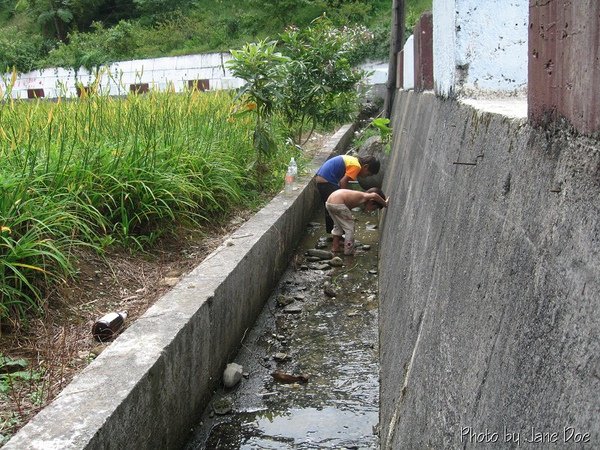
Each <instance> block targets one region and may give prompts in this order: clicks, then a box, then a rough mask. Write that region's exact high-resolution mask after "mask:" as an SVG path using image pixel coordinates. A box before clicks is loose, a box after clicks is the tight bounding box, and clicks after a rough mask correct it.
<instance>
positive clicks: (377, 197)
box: [367, 192, 388, 208]
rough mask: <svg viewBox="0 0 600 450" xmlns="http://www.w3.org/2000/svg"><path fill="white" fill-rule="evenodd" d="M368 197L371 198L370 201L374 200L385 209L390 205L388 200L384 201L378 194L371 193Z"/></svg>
mask: <svg viewBox="0 0 600 450" xmlns="http://www.w3.org/2000/svg"><path fill="white" fill-rule="evenodd" d="M367 196H368V197H369V198H368V200H374V201H376V202H377V203H379V204H380V205H381V206H382V207H384V208H385V207H386V206H387V205H388V202H387V200H384V199H383V198H381V196H380V195H379V194H376V193H375V192H370V193H368V194H367Z"/></svg>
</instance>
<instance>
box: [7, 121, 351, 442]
mask: <svg viewBox="0 0 600 450" xmlns="http://www.w3.org/2000/svg"><path fill="white" fill-rule="evenodd" d="M352 132H353V127H352V126H344V127H342V128H341V129H340V130H338V132H337V133H336V134H335V135H334V136H333V137H332V138H331V140H330V141H329V142H328V143H327V144H326V145H325V147H324V148H323V149H322V150H321V151H320V152H319V153H318V154H317V155H316V157H315V158H314V159H313V162H312V167H313V169H316V168H317V167H318V166H320V165H321V164H322V163H323V162H324V161H325V160H326V159H327V157H328V156H329V155H330V154H331V153H339V152H341V151H342V150H343V149H345V148H346V147H347V145H348V143H349V142H350V140H351V139H352ZM299 186H300V188H299V189H297V190H295V191H294V192H293V193H292V195H290V196H284V195H283V194H280V195H279V196H277V197H275V198H274V199H273V200H272V201H271V202H270V203H269V204H268V205H267V206H265V207H264V208H263V209H262V210H260V211H259V212H258V213H257V214H256V215H255V216H254V217H253V218H252V219H251V220H249V221H248V222H246V223H245V224H244V225H243V226H241V227H240V228H239V229H238V230H237V231H236V232H235V233H233V234H232V235H231V236H230V238H229V239H228V240H227V241H226V242H225V243H224V244H223V245H222V246H220V247H219V248H218V249H217V250H215V251H214V252H213V253H212V254H211V255H209V256H208V257H207V258H206V259H205V260H204V261H203V262H202V263H201V264H200V265H199V266H198V267H196V268H195V269H194V270H193V271H192V272H191V273H190V274H188V275H187V276H186V277H184V278H183V279H182V280H181V281H180V282H179V283H178V284H177V286H175V287H174V288H173V289H172V290H171V291H170V292H169V293H167V294H166V295H165V296H164V297H162V298H161V299H160V300H159V301H158V302H156V303H155V304H154V305H153V306H152V307H151V308H150V309H149V310H148V311H147V312H146V313H145V314H144V315H143V316H142V317H140V318H139V319H138V320H137V321H136V322H134V323H133V324H131V325H130V326H129V327H128V329H127V330H125V331H124V332H123V333H122V334H121V335H120V336H119V337H118V338H117V339H116V340H115V342H114V343H113V344H111V345H110V346H109V347H108V348H107V349H106V350H105V351H104V352H102V354H101V355H100V356H99V357H98V358H97V359H96V360H94V361H93V362H92V363H91V364H90V365H89V366H88V367H87V368H86V369H85V370H84V371H83V372H82V373H81V374H80V375H79V376H77V377H76V378H75V379H74V380H73V381H72V382H71V383H70V384H69V385H68V386H67V387H66V388H65V389H64V390H63V391H62V392H61V393H60V394H59V396H58V397H57V398H56V399H55V400H54V401H53V402H52V403H51V404H50V405H48V406H47V407H46V408H44V409H43V410H42V411H40V412H39V413H38V414H37V415H36V416H35V417H34V418H33V419H32V420H31V421H30V422H29V423H28V424H27V425H25V426H24V427H23V428H22V429H21V430H20V431H19V432H18V433H17V434H16V435H15V436H14V437H13V438H12V439H11V440H10V441H8V442H7V443H6V444H5V445H4V447H3V448H4V449H6V450H13V449H18V450H22V449H44V450H47V449H83V448H86V449H124V448H136V449H157V448H164V449H166V448H181V447H182V446H184V445H186V441H187V440H188V438H189V435H190V434H189V433H190V429H191V428H192V427H194V426H195V425H196V424H198V423H199V421H200V419H201V415H202V412H203V411H204V410H205V409H206V407H207V406H208V405H209V402H210V400H211V396H212V394H213V392H214V391H215V389H217V388H218V387H219V385H220V382H221V375H222V372H223V368H224V367H225V365H226V364H227V363H229V362H230V360H229V358H230V357H231V356H232V355H235V352H236V351H237V349H238V348H239V346H240V342H242V340H243V337H244V334H245V333H246V332H247V330H248V329H250V328H251V327H252V325H253V323H254V322H255V320H256V318H257V317H258V315H259V313H260V312H261V310H262V309H263V306H264V304H265V301H266V299H268V298H269V296H270V294H271V292H272V291H273V289H274V288H275V286H276V285H277V283H278V282H279V279H280V277H281V275H282V274H283V273H284V272H285V270H286V268H287V267H288V263H289V261H290V256H291V255H292V253H293V251H294V248H295V247H296V245H297V244H298V242H299V240H300V238H301V237H302V236H303V235H304V234H305V229H306V228H305V227H306V224H307V223H308V222H309V220H310V219H311V217H312V214H313V211H314V210H315V207H316V205H318V194H317V193H316V189H315V188H314V186H313V185H312V183H310V177H305V178H301V179H300V180H299ZM309 383H310V381H309Z"/></svg>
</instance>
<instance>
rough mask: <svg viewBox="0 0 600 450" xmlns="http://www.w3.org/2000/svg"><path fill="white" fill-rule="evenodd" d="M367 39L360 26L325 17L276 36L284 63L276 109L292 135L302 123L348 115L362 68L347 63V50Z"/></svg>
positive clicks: (353, 105)
mask: <svg viewBox="0 0 600 450" xmlns="http://www.w3.org/2000/svg"><path fill="white" fill-rule="evenodd" d="M368 39H370V35H369V33H368V31H367V30H366V29H365V28H362V27H342V28H335V27H334V26H333V25H332V23H331V21H329V20H328V19H327V18H326V17H324V16H323V17H321V18H319V19H316V20H315V21H313V23H312V24H311V26H309V27H307V28H304V29H298V28H296V27H289V28H288V29H287V30H286V31H285V32H284V33H283V34H282V35H281V40H282V52H283V53H284V54H285V55H286V56H288V57H289V58H290V63H289V64H287V66H286V72H287V73H286V77H285V83H284V88H283V93H284V95H283V99H282V102H281V110H282V112H283V114H284V116H285V117H286V119H287V121H288V125H289V126H295V128H296V129H295V135H296V140H297V141H298V142H299V141H300V140H301V139H302V136H303V134H304V132H305V131H306V128H307V127H310V129H311V131H310V132H309V135H310V134H311V132H312V130H314V129H315V127H316V126H318V125H321V126H325V127H327V126H329V125H331V124H332V123H339V122H344V121H347V120H349V119H350V118H351V117H352V115H353V114H354V113H355V112H356V109H357V103H356V102H357V91H356V85H357V83H358V82H359V81H360V80H361V78H362V77H363V76H364V73H363V72H362V71H360V70H358V69H356V68H354V67H353V65H352V61H351V58H352V52H353V51H354V50H355V49H356V48H357V47H358V46H359V44H360V43H362V42H364V41H367V40H368Z"/></svg>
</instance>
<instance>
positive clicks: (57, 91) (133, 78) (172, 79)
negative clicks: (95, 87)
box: [0, 53, 243, 98]
mask: <svg viewBox="0 0 600 450" xmlns="http://www.w3.org/2000/svg"><path fill="white" fill-rule="evenodd" d="M229 59H231V55H230V54H229V53H206V54H201V55H186V56H175V57H165V58H152V59H139V60H132V61H120V62H116V63H113V64H110V65H108V66H105V67H103V68H101V69H100V71H99V72H96V71H92V72H90V71H88V70H87V69H85V68H83V67H82V68H80V69H79V70H78V72H77V74H76V73H75V71H74V70H73V69H62V68H50V69H44V70H34V71H33V72H28V73H23V74H19V75H18V76H17V78H16V81H15V83H14V86H13V87H12V92H11V97H12V98H27V91H28V90H29V89H43V90H44V97H45V98H56V97H60V96H63V97H76V96H77V92H76V84H77V83H78V82H79V83H81V84H83V86H90V85H91V84H93V83H94V82H95V81H96V79H97V78H98V83H99V88H100V90H101V92H107V93H110V94H111V95H125V94H127V93H129V90H130V85H131V84H138V83H148V84H149V88H150V89H158V90H166V89H167V88H168V87H171V88H172V89H173V90H174V91H175V92H182V91H184V90H185V89H186V88H187V86H188V81H192V80H208V82H209V89H212V90H214V89H233V88H237V87H240V86H241V85H242V84H243V81H242V80H240V79H239V78H235V77H233V76H232V74H231V72H230V71H229V70H228V69H227V68H226V66H225V62H226V61H228V60H229ZM10 80H11V75H10V74H5V75H4V76H3V79H2V80H0V91H2V92H6V90H7V87H8V86H9V84H10V83H9V82H10Z"/></svg>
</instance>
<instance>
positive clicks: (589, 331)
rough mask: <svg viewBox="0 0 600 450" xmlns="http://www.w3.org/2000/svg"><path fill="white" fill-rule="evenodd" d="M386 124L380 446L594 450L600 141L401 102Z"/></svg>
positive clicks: (413, 100)
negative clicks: (579, 446) (389, 141)
mask: <svg viewBox="0 0 600 450" xmlns="http://www.w3.org/2000/svg"><path fill="white" fill-rule="evenodd" d="M392 126H393V129H394V143H393V149H392V155H391V158H390V166H389V167H388V168H387V169H386V177H385V180H384V191H385V192H386V194H388V195H390V206H389V208H388V209H387V210H386V212H385V217H384V220H383V224H382V228H381V244H380V249H381V250H380V302H381V310H380V314H379V317H380V351H381V413H380V419H381V420H380V422H381V423H380V427H381V430H380V432H381V448H382V449H404V448H476V447H480V446H481V445H482V444H483V443H484V442H485V441H487V442H495V443H497V444H502V445H501V447H500V448H502V447H509V446H512V445H514V440H515V439H517V438H518V439H519V444H520V446H521V447H525V448H527V446H532V448H548V446H549V445H553V443H556V444H560V445H565V443H566V444H571V445H572V444H575V443H576V440H579V441H583V442H584V443H585V442H586V441H587V446H588V447H586V448H598V447H599V446H600V421H598V417H600V396H599V395H598V393H599V392H600V359H599V358H600V258H599V249H600V243H599V241H600V145H599V142H598V141H594V140H591V139H587V138H583V137H577V136H575V135H573V134H571V133H569V132H568V131H566V130H563V129H559V128H557V129H554V130H536V129H532V128H531V127H530V126H529V125H527V123H526V121H525V119H524V118H523V119H518V118H517V119H515V118H509V117H507V116H504V115H501V114H492V113H487V112H481V111H478V110H477V109H474V108H473V107H472V106H468V105H465V104H460V103H457V102H455V101H449V100H441V99H439V98H437V97H435V96H434V95H432V94H428V93H425V94H418V93H413V92H406V91H400V92H398V95H397V98H396V102H395V105H394V115H393V123H392ZM532 430H533V438H534V439H535V438H536V437H537V438H538V439H545V440H546V441H544V442H545V444H544V443H542V445H541V446H540V445H539V444H528V443H527V442H526V441H527V440H531V439H532ZM536 433H545V434H543V435H539V434H536ZM565 441H567V442H565Z"/></svg>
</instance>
